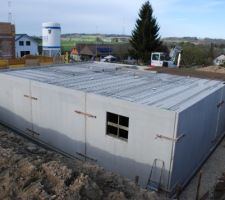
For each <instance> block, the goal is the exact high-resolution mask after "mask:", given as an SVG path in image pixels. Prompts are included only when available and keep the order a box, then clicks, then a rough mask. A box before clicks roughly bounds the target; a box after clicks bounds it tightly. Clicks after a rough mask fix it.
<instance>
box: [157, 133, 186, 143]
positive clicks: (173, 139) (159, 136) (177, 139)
mask: <svg viewBox="0 0 225 200" xmlns="http://www.w3.org/2000/svg"><path fill="white" fill-rule="evenodd" d="M183 137H185V134H183V135H180V136H179V137H177V138H170V137H167V136H164V135H159V134H157V135H156V137H155V139H158V138H160V139H166V140H170V141H173V142H178V141H180V140H181V139H182V138H183Z"/></svg>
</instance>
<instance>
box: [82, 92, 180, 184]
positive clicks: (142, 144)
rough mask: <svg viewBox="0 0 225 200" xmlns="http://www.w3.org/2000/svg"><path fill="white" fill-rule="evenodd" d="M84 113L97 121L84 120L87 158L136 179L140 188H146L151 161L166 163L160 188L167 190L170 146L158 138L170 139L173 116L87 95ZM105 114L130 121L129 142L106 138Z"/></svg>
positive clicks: (107, 136)
mask: <svg viewBox="0 0 225 200" xmlns="http://www.w3.org/2000/svg"><path fill="white" fill-rule="evenodd" d="M86 112H87V113H90V114H92V115H96V119H93V118H87V126H86V128H87V155H88V156H89V157H92V158H94V159H96V160H97V161H98V163H99V164H100V165H102V166H104V167H105V168H106V169H110V170H112V171H115V172H118V173H119V174H121V175H124V176H126V177H129V178H130V179H133V180H134V178H135V176H139V178H140V179H139V180H140V184H141V185H142V186H146V184H147V180H148V178H149V174H150V171H151V167H152V165H153V162H154V159H160V160H162V161H164V162H165V169H164V171H163V177H162V179H163V180H162V187H163V188H167V183H168V174H169V170H170V164H171V153H172V142H171V141H169V140H167V139H160V138H157V134H160V135H164V136H166V137H169V138H173V134H174V125H175V118H176V116H175V115H176V114H175V112H171V111H166V110H159V109H156V108H151V107H147V106H142V105H137V104H134V103H130V102H126V101H122V100H117V99H112V98H107V97H103V96H98V95H94V94H87V99H86ZM106 112H112V113H115V114H119V115H123V116H126V117H129V134H128V141H124V140H121V139H118V138H114V137H112V136H109V135H106ZM159 171H160V170H159ZM153 179H154V178H153ZM155 181H158V180H155Z"/></svg>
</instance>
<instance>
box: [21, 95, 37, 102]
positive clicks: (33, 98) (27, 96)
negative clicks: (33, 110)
mask: <svg viewBox="0 0 225 200" xmlns="http://www.w3.org/2000/svg"><path fill="white" fill-rule="evenodd" d="M23 96H24V97H25V98H29V99H31V100H35V101H37V100H38V98H36V97H32V96H29V95H26V94H25V95H23Z"/></svg>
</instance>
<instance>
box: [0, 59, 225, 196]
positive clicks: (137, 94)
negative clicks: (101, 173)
mask: <svg viewBox="0 0 225 200" xmlns="http://www.w3.org/2000/svg"><path fill="white" fill-rule="evenodd" d="M224 102H225V85H224V83H223V82H222V81H216V80H208V79H199V78H191V77H181V76H176V75H168V74H162V73H152V72H142V71H139V70H134V69H130V68H126V67H124V66H123V65H117V64H107V63H84V64H77V65H67V66H56V67H54V66H53V67H46V68H43V67H42V68H33V69H32V68H31V69H23V70H8V71H2V72H1V73H0V121H1V122H2V123H4V124H5V125H7V126H9V127H11V128H13V129H15V130H17V131H18V132H20V133H23V134H25V135H26V136H28V137H30V138H32V139H33V140H37V141H39V142H41V143H44V144H46V145H48V146H50V147H53V148H56V149H58V150H60V151H61V152H63V153H67V154H69V155H71V156H73V157H76V158H79V159H82V158H83V159H86V160H91V161H95V162H97V163H98V164H99V165H101V166H103V167H105V168H106V169H108V170H112V171H114V172H117V173H119V174H121V175H124V176H126V177H128V178H130V179H135V177H136V180H137V179H138V178H137V177H139V183H140V184H141V185H142V186H143V187H147V188H150V189H154V190H158V189H162V190H165V191H167V192H173V191H174V190H175V189H176V188H182V187H184V186H185V185H186V184H187V182H188V181H189V180H190V179H191V177H192V176H193V175H194V174H195V172H197V170H198V169H199V167H200V166H201V165H202V163H203V162H204V161H205V160H206V159H207V157H208V156H209V155H210V153H211V152H212V151H213V149H214V148H215V147H216V145H217V144H218V143H219V141H220V140H221V138H222V137H223V135H224V130H225V120H224V119H225V107H224Z"/></svg>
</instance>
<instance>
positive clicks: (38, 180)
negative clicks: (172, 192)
mask: <svg viewBox="0 0 225 200" xmlns="http://www.w3.org/2000/svg"><path fill="white" fill-rule="evenodd" d="M0 199H1V200H3V199H7V200H8V199H12V200H15V199H21V200H23V199H26V200H28V199H29V200H30V199H35V200H36V199H43V200H45V199H46V200H47V199H60V200H62V199H63V200H67V199H69V200H70V199H71V200H72V199H75V200H88V199H93V200H98V199H99V200H101V199H105V200H117V199H121V200H125V199H135V200H142V199H146V200H157V199H158V198H157V197H156V195H155V194H154V193H151V192H148V191H146V190H143V189H140V188H139V187H138V186H136V185H135V184H134V183H133V182H131V181H129V180H127V179H125V178H122V177H120V176H118V175H115V174H113V173H111V172H106V171H104V169H103V168H101V167H99V166H97V165H95V164H91V163H87V162H82V161H79V160H72V159H69V158H66V157H63V156H62V155H60V154H58V153H55V152H53V151H50V150H47V149H45V148H42V147H40V146H38V145H36V144H33V143H32V142H30V141H28V140H27V139H25V138H23V137H21V136H19V135H17V134H15V133H13V132H12V131H10V130H8V129H6V128H5V127H3V126H1V125H0Z"/></svg>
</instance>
